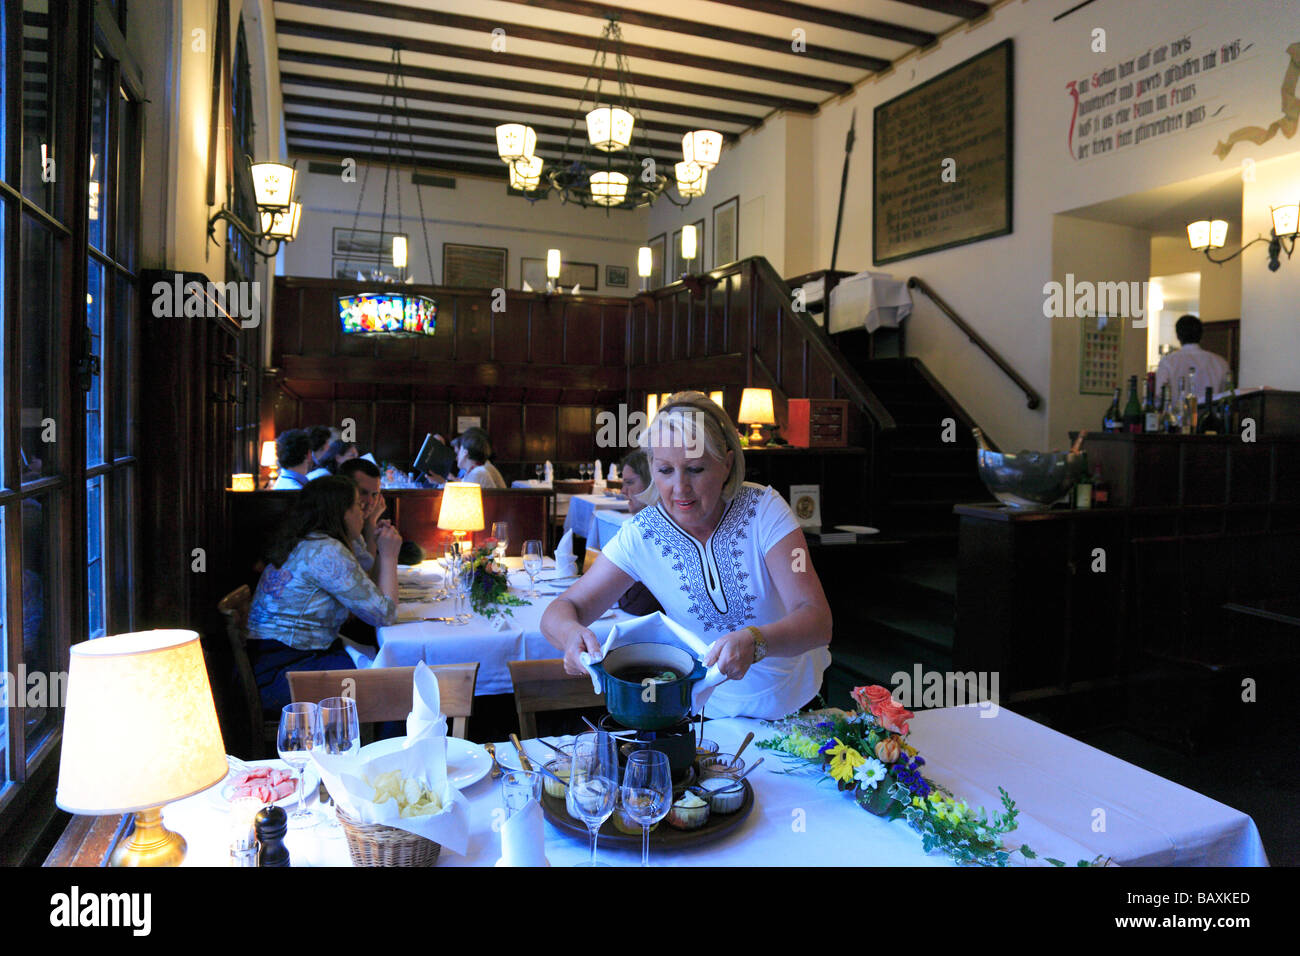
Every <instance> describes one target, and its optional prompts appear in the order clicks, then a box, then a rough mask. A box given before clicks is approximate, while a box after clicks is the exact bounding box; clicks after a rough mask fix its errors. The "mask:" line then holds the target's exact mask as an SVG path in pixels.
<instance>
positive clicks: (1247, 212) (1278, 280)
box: [1241, 153, 1300, 389]
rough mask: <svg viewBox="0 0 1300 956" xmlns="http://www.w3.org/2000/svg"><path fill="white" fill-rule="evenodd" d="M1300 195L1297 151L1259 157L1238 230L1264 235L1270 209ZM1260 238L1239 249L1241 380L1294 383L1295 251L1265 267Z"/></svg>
mask: <svg viewBox="0 0 1300 956" xmlns="http://www.w3.org/2000/svg"><path fill="white" fill-rule="evenodd" d="M1297 199H1300V153H1293V154H1291V155H1290V156H1286V157H1283V158H1280V159H1277V160H1275V161H1274V162H1271V163H1260V164H1259V166H1258V167H1257V169H1256V175H1255V179H1254V182H1249V181H1248V182H1246V183H1245V184H1244V197H1243V203H1242V210H1243V220H1242V227H1243V228H1242V231H1243V233H1244V234H1245V235H1247V236H1255V235H1259V234H1261V233H1262V234H1264V235H1268V234H1269V231H1270V229H1271V220H1270V209H1271V207H1272V206H1274V205H1278V204H1280V203H1282V202H1284V201H1290V202H1295V201H1296V200H1297ZM1263 245H1264V244H1263V243H1260V244H1258V245H1256V246H1253V247H1251V248H1250V249H1248V250H1247V251H1246V252H1244V253H1243V254H1242V258H1243V259H1245V260H1246V262H1245V263H1244V264H1243V265H1242V269H1241V315H1242V321H1241V384H1242V385H1244V386H1250V385H1271V386H1273V387H1274V388H1289V389H1300V306H1297V303H1300V256H1298V257H1296V258H1294V259H1291V260H1288V259H1287V258H1286V255H1285V253H1283V255H1282V260H1281V261H1282V265H1281V267H1280V268H1279V269H1278V271H1277V272H1269V271H1268V266H1267V265H1266V264H1265V263H1266V262H1267V261H1268V260H1267V253H1266V252H1262V251H1261V249H1262V248H1263Z"/></svg>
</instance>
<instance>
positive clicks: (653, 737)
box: [598, 714, 695, 789]
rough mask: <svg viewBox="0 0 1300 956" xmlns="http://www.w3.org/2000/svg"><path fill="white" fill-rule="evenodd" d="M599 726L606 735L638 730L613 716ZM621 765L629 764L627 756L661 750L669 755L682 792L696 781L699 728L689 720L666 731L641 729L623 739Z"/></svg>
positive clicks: (674, 784)
mask: <svg viewBox="0 0 1300 956" xmlns="http://www.w3.org/2000/svg"><path fill="white" fill-rule="evenodd" d="M598 726H599V727H600V729H601V730H603V731H605V732H606V733H615V732H617V731H622V730H632V729H634V728H631V727H624V726H623V725H622V724H620V723H619V722H618V721H617V720H615V719H614V718H613V716H612V715H610V714H605V716H603V717H601V718H600V721H599V724H598ZM618 739H619V740H620V741H622V743H620V745H619V750H618V752H619V766H620V767H622V766H624V765H625V764H626V763H627V754H629V753H631V752H632V751H634V750H659V751H662V752H663V753H665V754H667V755H668V766H669V768H670V769H671V770H672V774H673V786H674V789H680V788H682V787H685V786H687V785H688V784H690V783H692V782H693V781H694V779H695V725H694V723H693V722H692V721H691V720H689V719H687V720H682V721H680V722H679V723H676V724H674V725H673V726H671V727H666V728H664V729H663V730H637V732H636V735H635V736H629V737H619V738H618Z"/></svg>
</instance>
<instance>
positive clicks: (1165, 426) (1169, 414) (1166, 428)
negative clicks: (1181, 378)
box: [1160, 382, 1178, 435]
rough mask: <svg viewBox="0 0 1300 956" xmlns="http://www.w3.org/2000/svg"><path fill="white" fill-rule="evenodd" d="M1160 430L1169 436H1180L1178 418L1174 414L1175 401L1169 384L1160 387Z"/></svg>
mask: <svg viewBox="0 0 1300 956" xmlns="http://www.w3.org/2000/svg"><path fill="white" fill-rule="evenodd" d="M1160 430H1161V431H1162V432H1164V433H1165V434H1167V435H1177V434H1178V416H1177V415H1175V414H1174V400H1173V397H1172V396H1171V395H1170V393H1169V383H1168V382H1165V384H1163V385H1161V386H1160Z"/></svg>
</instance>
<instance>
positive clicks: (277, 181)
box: [250, 163, 298, 209]
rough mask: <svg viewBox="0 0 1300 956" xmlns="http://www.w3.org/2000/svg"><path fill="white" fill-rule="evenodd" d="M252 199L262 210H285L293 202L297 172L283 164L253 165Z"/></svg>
mask: <svg viewBox="0 0 1300 956" xmlns="http://www.w3.org/2000/svg"><path fill="white" fill-rule="evenodd" d="M250 169H251V170H252V173H253V197H254V199H255V200H256V202H257V205H258V206H260V207H261V208H262V209H285V208H287V207H288V205H289V204H290V203H291V202H293V188H294V184H295V182H296V180H297V177H298V171H297V170H296V169H294V168H293V167H292V166H286V165H284V164H283V163H253V165H252V166H251V167H250Z"/></svg>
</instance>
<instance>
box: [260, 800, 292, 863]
mask: <svg viewBox="0 0 1300 956" xmlns="http://www.w3.org/2000/svg"><path fill="white" fill-rule="evenodd" d="M253 829H254V830H255V831H256V833H257V865H258V866H288V865H289V848H288V847H286V846H285V845H284V835H285V833H286V832H288V829H289V817H288V815H287V814H286V813H285V812H284V810H283V809H281V808H280V807H276V806H269V807H263V808H262V809H261V810H259V811H258V812H257V816H256V817H255V818H254V819H253Z"/></svg>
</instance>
